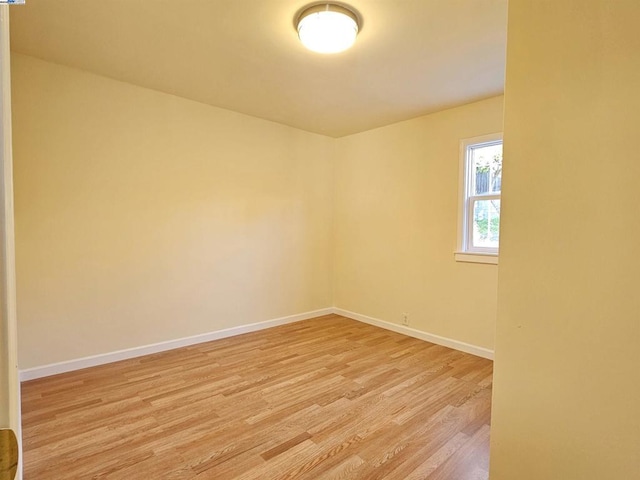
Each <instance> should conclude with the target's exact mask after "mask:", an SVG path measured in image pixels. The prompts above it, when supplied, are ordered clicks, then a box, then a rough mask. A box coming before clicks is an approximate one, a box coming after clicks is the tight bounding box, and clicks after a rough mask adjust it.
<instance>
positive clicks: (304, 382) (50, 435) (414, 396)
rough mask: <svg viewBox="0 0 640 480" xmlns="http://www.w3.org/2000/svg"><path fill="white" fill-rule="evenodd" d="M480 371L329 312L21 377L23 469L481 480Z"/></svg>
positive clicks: (36, 472) (59, 473)
mask: <svg viewBox="0 0 640 480" xmlns="http://www.w3.org/2000/svg"><path fill="white" fill-rule="evenodd" d="M491 375H492V362H490V361H489V360H484V359H481V358H478V357H474V356H472V355H467V354H464V353H460V352H457V351H455V350H450V349H447V348H444V347H440V346H437V345H433V344H430V343H426V342H423V341H420V340H416V339H413V338H409V337H405V336H403V335H399V334H396V333H393V332H389V331H386V330H382V329H379V328H376V327H372V326H369V325H365V324H362V323H359V322H355V321H352V320H348V319H345V318H343V317H339V316H335V315H331V316H327V317H321V318H317V319H313V320H308V321H304V322H299V323H295V324H291V325H286V326H282V327H277V328H273V329H269V330H263V331H261V332H255V333H250V334H246V335H242V336H238V337H233V338H228V339H224V340H218V341H215V342H210V343H206V344H201V345H197V346H193V347H187V348H182V349H179V350H173V351H170V352H166V353H161V354H157V355H150V356H147V357H141V358H137V359H133V360H126V361H122V362H118V363H113V364H110V365H105V366H100V367H95V368H90V369H86V370H81V371H77V372H72V373H68V374H62V375H58V376H55V377H49V378H44V379H39V380H33V381H30V382H26V383H24V384H23V424H24V431H23V434H24V461H25V479H26V480H48V479H56V480H59V479H66V480H71V479H103V478H105V479H114V480H115V479H127V480H138V479H140V480H157V479H197V480H204V479H215V480H225V479H243V480H249V479H261V480H275V479H332V478H335V479H363V480H375V479H397V480H417V479H429V480H436V479H437V480H442V479H451V480H479V479H486V478H487V476H488V474H487V470H488V458H489V420H490V407H491V404H490V401H491Z"/></svg>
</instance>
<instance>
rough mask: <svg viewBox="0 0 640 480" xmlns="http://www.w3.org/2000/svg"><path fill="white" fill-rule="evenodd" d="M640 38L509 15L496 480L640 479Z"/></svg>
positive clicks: (626, 1)
mask: <svg viewBox="0 0 640 480" xmlns="http://www.w3.org/2000/svg"><path fill="white" fill-rule="evenodd" d="M638 25H640V8H639V6H638V2H637V1H636V0H619V1H610V0H590V1H588V2H585V1H584V0H565V1H563V2H557V1H551V0H545V1H536V2H532V1H530V0H512V1H510V2H509V27H508V28H509V37H508V55H507V57H508V59H507V84H506V97H505V132H504V134H505V157H506V158H508V162H506V163H505V169H504V180H505V181H504V190H503V200H504V201H503V204H504V209H503V217H502V228H503V230H502V239H501V258H500V280H499V299H498V324H497V339H496V364H495V367H496V370H495V388H494V403H493V420H492V429H491V438H492V445H491V455H492V457H491V479H492V480H513V479H516V478H517V479H518V480H540V479H545V480H590V479H593V480H602V479H616V480H618V479H620V480H622V479H625V480H627V479H632V478H638V475H639V474H640V295H639V294H638V290H639V287H640V260H639V259H638V255H637V253H638V245H640V188H639V187H638V182H639V181H640V161H639V158H638V139H639V136H638V127H639V126H640V90H639V89H638V86H639V85H640V61H639V58H640V57H639V52H640V35H639V34H638Z"/></svg>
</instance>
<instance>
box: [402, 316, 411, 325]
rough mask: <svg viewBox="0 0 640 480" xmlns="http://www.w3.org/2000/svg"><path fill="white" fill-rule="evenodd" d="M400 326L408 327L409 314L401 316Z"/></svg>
mask: <svg viewBox="0 0 640 480" xmlns="http://www.w3.org/2000/svg"><path fill="white" fill-rule="evenodd" d="M402 324H403V325H407V326H408V325H409V314H408V313H403V314H402Z"/></svg>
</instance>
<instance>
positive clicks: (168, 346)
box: [20, 308, 333, 382]
mask: <svg viewBox="0 0 640 480" xmlns="http://www.w3.org/2000/svg"><path fill="white" fill-rule="evenodd" d="M332 313H333V308H323V309H320V310H313V311H311V312H305V313H299V314H297V315H289V316H287V317H281V318H274V319H272V320H267V321H264V322H257V323H249V324H246V325H240V326H237V327H231V328H225V329H223V330H216V331H213V332H208V333H202V334H200V335H193V336H191V337H184V338H178V339H175V340H168V341H165V342H159V343H153V344H151V345H144V346H141V347H133V348H127V349H125V350H118V351H115V352H109V353H102V354H99V355H92V356H90V357H84V358H77V359H74V360H67V361H65V362H59V363H52V364H49V365H43V366H40V367H33V368H27V369H25V370H21V371H20V380H21V381H23V382H25V381H27V380H34V379H36V378H42V377H49V376H51V375H57V374H59V373H66V372H71V371H74V370H80V369H82V368H88V367H95V366H97V365H104V364H107V363H112V362H117V361H120V360H126V359H129V358H135V357H141V356H143V355H150V354H153V353H159V352H165V351H167V350H173V349H175V348H181V347H187V346H189V345H196V344H198V343H205V342H211V341H212V340H219V339H221V338H227V337H233V336H235V335H242V334H243V333H249V332H256V331H258V330H264V329H265V328H271V327H277V326H278V325H286V324H288V323H295V322H300V321H302V320H308V319H310V318H315V317H321V316H323V315H330V314H332Z"/></svg>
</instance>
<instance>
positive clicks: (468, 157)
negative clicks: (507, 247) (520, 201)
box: [455, 134, 502, 263]
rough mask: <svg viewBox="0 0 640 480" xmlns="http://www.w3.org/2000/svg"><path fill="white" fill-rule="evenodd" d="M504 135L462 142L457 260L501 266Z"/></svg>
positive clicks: (487, 136)
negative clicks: (499, 249) (499, 253)
mask: <svg viewBox="0 0 640 480" xmlns="http://www.w3.org/2000/svg"><path fill="white" fill-rule="evenodd" d="M501 187H502V134H493V135H485V136H482V137H475V138H468V139H466V140H462V141H461V142H460V192H461V194H460V214H459V220H458V224H459V225H458V230H459V231H458V251H457V252H456V255H455V256H456V260H458V261H463V262H478V263H498V248H499V245H500V191H501Z"/></svg>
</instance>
